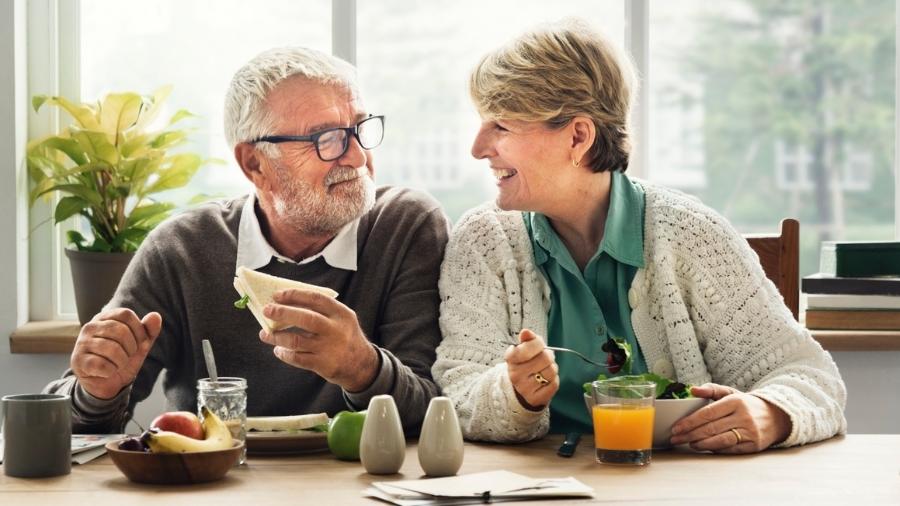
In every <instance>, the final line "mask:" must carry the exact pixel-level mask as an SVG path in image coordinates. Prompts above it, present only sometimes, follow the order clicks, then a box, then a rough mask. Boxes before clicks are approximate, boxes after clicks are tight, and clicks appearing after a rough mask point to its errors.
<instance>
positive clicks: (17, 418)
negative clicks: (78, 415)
mask: <svg viewBox="0 0 900 506" xmlns="http://www.w3.org/2000/svg"><path fill="white" fill-rule="evenodd" d="M3 420H4V422H3V472H4V473H6V475H7V476H15V477H17V478H43V477H47V476H59V475H63V474H69V472H70V471H71V469H72V408H71V403H70V401H69V396H68V395H55V394H22V395H7V396H5V397H3Z"/></svg>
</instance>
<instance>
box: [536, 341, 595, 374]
mask: <svg viewBox="0 0 900 506" xmlns="http://www.w3.org/2000/svg"><path fill="white" fill-rule="evenodd" d="M545 348H547V349H548V350H553V351H563V352H566V353H574V354H575V356H577V357H578V358H580V359H581V360H584V361H585V362H587V363H589V364H591V365H595V366H597V367H603V368H605V369H609V367H610V366H609V365H607V364H601V363H599V362H595V361H593V360H591V359H589V358H587V357H585V356H584V355H582V354H581V353H579V352H577V351H575V350H572V349H569V348H561V347H559V346H545Z"/></svg>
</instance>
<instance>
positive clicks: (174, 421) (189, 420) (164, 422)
mask: <svg viewBox="0 0 900 506" xmlns="http://www.w3.org/2000/svg"><path fill="white" fill-rule="evenodd" d="M150 427H151V428H152V427H156V428H157V429H159V430H168V431H171V432H177V433H179V434H181V435H183V436H187V437H191V438H194V439H204V438H205V437H206V436H205V435H204V434H203V426H202V425H200V419H199V418H197V415H195V414H193V413H191V412H190V411H169V412H168V413H163V414H161V415H159V416H157V417H156V418H155V419H154V420H153V422H152V423H151V424H150Z"/></svg>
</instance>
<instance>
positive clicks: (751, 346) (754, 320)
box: [656, 205, 847, 446]
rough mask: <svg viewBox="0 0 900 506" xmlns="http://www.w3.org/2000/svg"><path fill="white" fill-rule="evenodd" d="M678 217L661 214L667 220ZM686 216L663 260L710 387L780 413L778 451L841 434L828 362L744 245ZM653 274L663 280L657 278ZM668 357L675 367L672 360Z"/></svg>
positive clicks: (837, 394)
mask: <svg viewBox="0 0 900 506" xmlns="http://www.w3.org/2000/svg"><path fill="white" fill-rule="evenodd" d="M698 207H699V205H698ZM680 212H681V211H678V210H671V211H670V212H669V213H667V214H668V216H669V217H670V218H671V217H672V216H677V215H678V214H679V213H680ZM690 214H691V219H690V220H687V221H685V223H689V224H690V225H691V226H692V228H693V231H694V232H696V233H694V234H690V235H689V237H691V238H690V239H686V240H684V241H682V244H681V245H680V246H676V247H675V249H674V253H675V254H674V255H671V256H668V257H667V258H669V259H670V260H673V263H674V264H675V265H674V269H673V271H674V272H675V273H677V275H676V277H677V279H678V281H677V284H678V285H680V286H681V287H682V288H681V290H680V291H681V293H682V295H681V297H684V299H685V302H687V304H686V305H685V306H686V307H688V308H689V309H688V311H689V312H690V320H691V321H693V325H694V326H695V328H696V330H697V340H698V341H699V345H700V348H699V349H700V350H701V351H702V354H703V360H704V361H705V363H706V365H707V367H708V370H709V374H710V376H711V380H712V381H713V382H715V383H719V384H723V385H729V386H732V387H735V388H738V389H739V390H742V391H745V392H748V393H750V394H752V395H755V396H757V397H759V398H762V399H764V400H766V401H768V402H770V403H772V404H774V405H775V406H777V407H779V408H781V409H782V410H783V411H784V412H785V413H787V414H788V416H789V417H790V419H791V423H792V429H791V433H790V435H789V436H788V437H787V439H785V440H784V441H782V442H781V443H780V444H779V446H794V445H801V444H805V443H810V442H814V441H819V440H822V439H826V438H829V437H831V436H834V435H835V434H838V433H843V432H845V431H846V420H845V418H844V407H845V404H846V397H847V393H846V389H845V386H844V383H843V381H842V379H841V376H840V373H839V372H838V369H837V366H836V365H835V363H834V361H833V360H832V358H831V356H830V355H829V354H828V352H826V351H825V350H823V349H822V347H821V346H820V345H819V344H818V343H817V342H816V341H815V340H814V339H813V338H812V337H811V335H810V333H809V331H808V330H806V329H805V328H804V327H803V326H802V325H800V324H799V323H798V322H797V321H796V320H795V319H794V318H793V315H792V314H791V313H790V311H789V310H788V309H787V307H786V306H785V305H784V302H783V300H782V298H781V295H780V294H779V292H778V289H777V288H776V287H775V285H774V284H773V283H772V282H771V281H770V280H769V279H768V278H767V277H766V275H765V273H764V272H763V270H762V268H761V266H760V264H759V260H758V257H757V256H756V254H755V253H754V252H753V250H752V249H751V248H750V246H749V245H748V244H747V241H746V240H744V238H743V237H742V236H741V235H740V234H738V233H737V231H735V230H734V229H733V228H732V227H731V225H730V224H728V222H727V221H726V220H725V219H724V218H722V217H721V216H719V215H717V214H715V213H713V212H711V211H709V212H707V211H706V210H704V209H695V210H694V212H692V213H690ZM680 235H681V236H682V237H685V236H686V235H685V234H680ZM668 242H669V243H670V244H673V243H676V242H678V241H677V240H671V241H668ZM664 262H665V260H663V261H661V262H657V263H658V264H660V263H664ZM656 275H657V276H658V277H659V278H665V277H666V274H665V273H664V272H657V273H656ZM673 296H677V295H675V294H673ZM676 348H677V347H676ZM683 349H687V348H683ZM673 351H674V350H673ZM673 358H674V360H675V362H676V364H677V363H678V362H679V360H680V359H679V357H673ZM681 359H684V357H681ZM681 361H684V360H681Z"/></svg>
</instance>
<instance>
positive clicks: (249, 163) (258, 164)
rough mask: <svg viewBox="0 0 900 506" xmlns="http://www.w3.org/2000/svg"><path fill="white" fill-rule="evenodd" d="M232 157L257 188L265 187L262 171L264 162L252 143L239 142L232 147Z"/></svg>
mask: <svg viewBox="0 0 900 506" xmlns="http://www.w3.org/2000/svg"><path fill="white" fill-rule="evenodd" d="M234 158H235V160H237V163H238V165H240V166H241V170H242V171H243V172H244V176H246V177H247V179H249V180H250V182H251V183H253V185H254V186H256V187H257V188H259V189H265V185H266V177H265V175H264V174H263V171H262V164H263V163H264V162H263V160H262V157H261V155H260V152H259V150H257V149H256V147H255V146H253V145H252V144H249V143H246V142H241V143H239V144H238V145H237V146H235V147H234Z"/></svg>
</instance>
